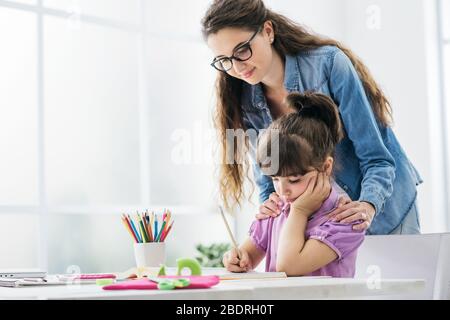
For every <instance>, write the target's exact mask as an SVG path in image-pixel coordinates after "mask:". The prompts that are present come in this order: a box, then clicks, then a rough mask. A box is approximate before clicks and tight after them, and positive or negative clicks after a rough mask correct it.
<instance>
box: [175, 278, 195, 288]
mask: <svg viewBox="0 0 450 320" xmlns="http://www.w3.org/2000/svg"><path fill="white" fill-rule="evenodd" d="M173 284H174V286H175V287H176V288H184V287H188V286H189V285H190V284H191V282H190V281H189V279H184V278H181V279H175V280H173Z"/></svg>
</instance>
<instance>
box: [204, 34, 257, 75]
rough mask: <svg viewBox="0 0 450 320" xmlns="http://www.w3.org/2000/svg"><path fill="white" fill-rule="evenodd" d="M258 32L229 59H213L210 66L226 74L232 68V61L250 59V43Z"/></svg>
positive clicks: (251, 52)
mask: <svg viewBox="0 0 450 320" xmlns="http://www.w3.org/2000/svg"><path fill="white" fill-rule="evenodd" d="M260 30H261V28H259V29H258V30H257V31H256V32H255V33H254V34H253V35H252V37H251V38H250V39H248V40H247V41H246V42H244V43H243V44H241V45H240V46H239V47H237V48H236V49H234V52H233V55H232V56H231V57H219V58H214V60H213V62H212V63H211V66H213V67H214V68H215V69H217V70H219V71H223V72H227V71H228V70H230V69H231V68H233V59H234V60H237V61H247V60H248V59H250V58H251V57H252V55H253V51H252V48H251V46H250V42H251V41H252V40H253V38H255V37H256V35H257V34H258V32H259V31H260Z"/></svg>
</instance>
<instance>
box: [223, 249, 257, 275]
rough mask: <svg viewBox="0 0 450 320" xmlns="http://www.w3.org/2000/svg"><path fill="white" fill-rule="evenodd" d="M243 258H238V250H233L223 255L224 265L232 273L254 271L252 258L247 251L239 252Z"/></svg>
mask: <svg viewBox="0 0 450 320" xmlns="http://www.w3.org/2000/svg"><path fill="white" fill-rule="evenodd" d="M239 253H240V256H241V258H240V259H239V256H238V249H236V248H232V249H231V250H230V251H228V252H226V253H225V254H224V255H223V260H222V262H223V265H224V266H225V268H226V269H227V270H228V271H230V272H248V271H250V270H252V266H251V264H250V257H249V255H248V253H247V251H245V250H239Z"/></svg>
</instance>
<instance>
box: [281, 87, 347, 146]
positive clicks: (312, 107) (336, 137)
mask: <svg viewBox="0 0 450 320" xmlns="http://www.w3.org/2000/svg"><path fill="white" fill-rule="evenodd" d="M286 103H287V105H288V106H289V107H290V108H291V109H294V110H295V111H296V112H297V115H298V116H299V117H301V118H303V119H304V120H305V121H307V119H314V120H317V121H321V122H323V123H324V124H325V125H326V127H327V128H328V130H329V132H330V137H331V139H332V142H333V143H334V144H335V145H336V144H337V143H338V142H339V141H340V140H341V139H342V137H343V135H342V126H341V121H340V117H339V111H338V108H337V106H336V104H335V103H334V101H333V100H332V99H331V98H330V97H328V96H326V95H324V94H321V93H313V92H305V93H299V92H293V93H290V94H289V95H288V96H287V97H286Z"/></svg>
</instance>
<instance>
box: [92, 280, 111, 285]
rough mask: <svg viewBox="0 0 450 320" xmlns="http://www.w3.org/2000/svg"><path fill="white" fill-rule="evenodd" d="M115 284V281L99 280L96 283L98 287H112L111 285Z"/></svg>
mask: <svg viewBox="0 0 450 320" xmlns="http://www.w3.org/2000/svg"><path fill="white" fill-rule="evenodd" d="M114 282H115V280H114V279H97V280H96V281H95V283H96V284H97V285H98V286H108V285H110V284H113V283H114Z"/></svg>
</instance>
